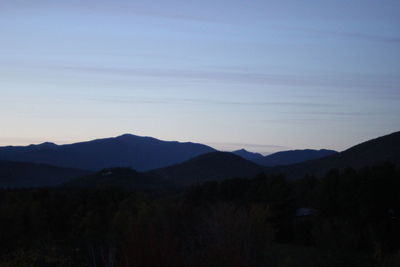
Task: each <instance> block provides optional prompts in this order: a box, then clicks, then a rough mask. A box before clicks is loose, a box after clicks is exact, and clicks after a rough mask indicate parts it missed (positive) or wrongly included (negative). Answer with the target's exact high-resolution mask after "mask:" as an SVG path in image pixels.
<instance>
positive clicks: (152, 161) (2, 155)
mask: <svg viewBox="0 0 400 267" xmlns="http://www.w3.org/2000/svg"><path fill="white" fill-rule="evenodd" d="M213 151H216V150H215V149H214V148H212V147H209V146H206V145H202V144H196V143H190V142H188V143H180V142H171V141H162V140H158V139H155V138H152V137H142V136H136V135H132V134H124V135H121V136H118V137H113V138H104V139H97V140H92V141H87V142H80V143H74V144H67V145H56V144H53V143H48V142H46V143H43V144H39V145H30V146H18V147H15V146H7V147H0V160H9V161H24V162H34V163H45V164H50V165H54V166H59V167H65V168H77V169H86V170H92V171H98V170H101V169H104V168H111V167H130V168H133V169H136V170H138V171H146V170H151V169H156V168H161V167H166V166H169V165H173V164H176V163H179V162H183V161H185V160H188V159H191V158H193V157H196V156H198V155H201V154H205V153H208V152H213Z"/></svg>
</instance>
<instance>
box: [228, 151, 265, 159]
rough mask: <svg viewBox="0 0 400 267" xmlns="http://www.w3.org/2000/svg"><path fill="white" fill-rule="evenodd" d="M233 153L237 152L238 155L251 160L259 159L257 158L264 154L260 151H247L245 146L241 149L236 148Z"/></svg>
mask: <svg viewBox="0 0 400 267" xmlns="http://www.w3.org/2000/svg"><path fill="white" fill-rule="evenodd" d="M232 153H233V154H235V155H238V156H240V157H242V158H244V159H247V160H251V161H254V160H257V159H260V158H262V157H263V155H261V154H260V153H254V152H250V151H247V150H246V149H244V148H242V149H239V150H235V151H233V152H232Z"/></svg>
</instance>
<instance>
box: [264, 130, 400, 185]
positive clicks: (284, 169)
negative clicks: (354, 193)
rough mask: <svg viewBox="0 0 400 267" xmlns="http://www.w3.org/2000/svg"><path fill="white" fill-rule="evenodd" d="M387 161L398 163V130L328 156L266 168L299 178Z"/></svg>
mask: <svg viewBox="0 0 400 267" xmlns="http://www.w3.org/2000/svg"><path fill="white" fill-rule="evenodd" d="M388 161H389V162H392V163H394V164H396V165H398V166H399V165H400V132H395V133H392V134H389V135H385V136H382V137H379V138H376V139H373V140H369V141H367V142H364V143H361V144H359V145H356V146H353V147H351V148H349V149H347V150H345V151H343V152H340V153H337V154H334V155H331V156H328V157H324V158H320V159H316V160H311V161H306V162H303V163H298V164H293V165H288V166H276V167H272V168H269V169H268V173H282V174H285V175H286V176H287V177H288V178H301V177H303V176H304V175H305V174H313V175H317V176H319V175H323V174H325V173H326V172H328V171H329V170H330V169H332V168H338V169H343V168H347V167H352V168H356V169H358V168H362V167H367V166H374V165H378V164H381V163H384V162H388Z"/></svg>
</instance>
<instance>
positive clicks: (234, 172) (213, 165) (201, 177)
mask: <svg viewBox="0 0 400 267" xmlns="http://www.w3.org/2000/svg"><path fill="white" fill-rule="evenodd" d="M264 170H265V168H264V167H262V166H259V165H257V164H255V163H253V162H251V161H248V160H245V159H243V158H242V157H240V156H237V155H235V154H233V153H229V152H213V153H208V154H205V155H201V156H198V157H195V158H193V159H191V160H189V161H186V162H183V163H181V164H177V165H174V166H170V167H166V168H162V169H158V170H154V171H151V172H150V173H152V174H155V175H158V176H160V177H161V178H163V179H165V180H167V181H172V182H174V183H176V184H185V185H188V184H193V183H201V182H204V181H211V180H213V181H215V180H216V181H218V180H223V179H227V178H234V177H246V178H247V177H253V176H255V175H257V174H259V173H262V172H264Z"/></svg>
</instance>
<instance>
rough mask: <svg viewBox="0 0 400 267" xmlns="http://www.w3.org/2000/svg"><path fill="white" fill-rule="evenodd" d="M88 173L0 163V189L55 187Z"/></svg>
mask: <svg viewBox="0 0 400 267" xmlns="http://www.w3.org/2000/svg"><path fill="white" fill-rule="evenodd" d="M88 173H89V171H86V170H79V169H70V168H61V167H55V166H51V165H46V164H36V163H28V162H13V161H0V188H17V187H47V186H56V185H59V184H62V183H64V182H66V181H69V180H71V179H73V178H77V177H79V176H82V175H86V174H88Z"/></svg>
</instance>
